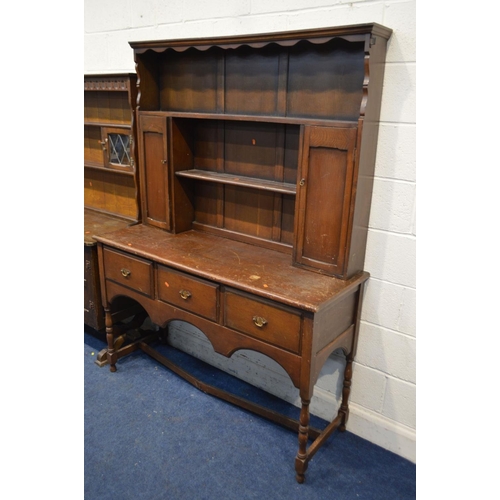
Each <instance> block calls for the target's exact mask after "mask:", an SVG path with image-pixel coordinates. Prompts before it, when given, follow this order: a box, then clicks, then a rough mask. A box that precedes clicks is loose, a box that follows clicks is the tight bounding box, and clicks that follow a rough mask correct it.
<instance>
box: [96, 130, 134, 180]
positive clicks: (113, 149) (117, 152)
mask: <svg viewBox="0 0 500 500" xmlns="http://www.w3.org/2000/svg"><path fill="white" fill-rule="evenodd" d="M101 136H102V142H101V144H102V145H103V152H104V165H105V166H106V167H108V168H113V169H115V170H125V171H128V172H133V167H134V160H133V159H132V154H131V148H130V146H131V143H132V136H131V131H130V129H127V128H119V127H102V128H101Z"/></svg>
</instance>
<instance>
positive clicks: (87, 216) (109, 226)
mask: <svg viewBox="0 0 500 500" xmlns="http://www.w3.org/2000/svg"><path fill="white" fill-rule="evenodd" d="M130 224H133V221H130V220H127V219H122V218H120V217H116V216H114V215H110V214H105V213H102V212H97V211H96V210H92V209H88V208H85V209H84V229H83V239H84V244H85V245H95V244H96V241H95V240H94V238H92V236H93V235H94V234H101V233H109V232H110V231H116V230H117V229H122V228H124V227H127V226H130Z"/></svg>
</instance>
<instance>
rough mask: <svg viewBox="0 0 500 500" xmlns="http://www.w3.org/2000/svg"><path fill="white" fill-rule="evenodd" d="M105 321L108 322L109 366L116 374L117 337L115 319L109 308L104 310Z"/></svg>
mask: <svg viewBox="0 0 500 500" xmlns="http://www.w3.org/2000/svg"><path fill="white" fill-rule="evenodd" d="M104 313H105V321H106V341H107V343H108V352H107V357H108V364H109V371H110V372H116V359H117V356H116V352H115V335H114V332H113V317H112V315H111V309H110V308H109V307H105V308H104Z"/></svg>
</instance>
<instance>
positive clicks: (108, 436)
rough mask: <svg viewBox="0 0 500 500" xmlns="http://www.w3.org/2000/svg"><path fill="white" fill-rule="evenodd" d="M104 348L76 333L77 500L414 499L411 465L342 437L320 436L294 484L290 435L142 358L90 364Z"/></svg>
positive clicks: (211, 378)
mask: <svg viewBox="0 0 500 500" xmlns="http://www.w3.org/2000/svg"><path fill="white" fill-rule="evenodd" d="M104 347H105V344H104V342H103V341H102V340H101V339H99V338H97V337H96V336H94V335H90V334H89V333H87V332H86V333H85V334H84V365H85V417H84V418H85V420H84V422H85V498H86V500H108V499H109V500H127V499H134V500H136V499H146V500H156V499H158V500H159V499H179V500H183V499H186V500H211V499H221V500H223V499H254V498H255V499H266V500H267V499H272V500H279V499H286V500H294V499H304V500H308V499H315V500H318V499H335V500H347V499H349V500H350V499H356V500H357V499H369V500H378V499H380V500H391V499H397V500H405V499H414V498H415V495H416V467H415V464H413V463H411V462H409V461H407V460H405V459H403V458H401V457H399V456H398V455H395V454H394V453H391V452H389V451H387V450H384V449H382V448H380V447H378V446H376V445H374V444H372V443H370V442H368V441H366V440H364V439H362V438H360V437H358V436H355V435H354V434H352V433H350V432H345V433H339V432H336V433H334V434H333V435H332V436H331V437H330V439H329V440H328V441H327V442H326V443H325V444H324V445H323V446H322V448H321V449H320V450H319V451H318V452H317V454H316V455H315V456H314V458H313V459H312V460H311V462H310V463H309V469H308V471H307V472H306V482H305V483H304V484H302V485H299V484H298V483H297V482H296V481H295V470H294V458H295V455H296V453H297V447H298V444H297V435H296V433H295V432H294V431H291V430H288V429H285V428H283V427H281V426H279V425H277V424H275V423H273V422H270V421H268V420H266V419H263V418H261V417H258V416H256V415H254V414H252V413H250V412H247V411H245V410H242V409H241V408H238V407H235V406H233V405H231V404H229V403H227V402H224V401H221V400H219V399H217V398H215V397H212V396H209V395H206V394H204V393H202V392H201V391H199V390H198V389H196V388H194V387H193V386H191V385H190V384H189V383H187V382H186V381H184V380H183V379H181V378H180V377H178V376H177V375H175V374H173V373H172V372H170V371H169V370H168V369H167V368H165V367H163V366H162V365H161V364H159V363H157V362H156V361H155V360H153V359H151V358H150V357H149V356H147V355H146V354H144V353H142V352H136V353H133V354H131V355H130V356H128V357H125V358H122V359H121V360H119V361H118V364H117V367H118V371H117V372H116V373H111V372H110V371H109V368H108V367H107V366H105V367H102V368H99V367H98V366H97V365H96V364H95V363H94V361H95V359H96V355H97V353H98V352H99V351H100V350H101V349H102V348H104ZM159 349H160V348H159ZM161 349H163V350H164V352H165V353H167V352H168V353H170V354H169V356H170V357H172V359H174V358H175V362H177V363H178V364H181V365H189V370H190V372H192V373H196V375H197V376H199V377H200V378H202V373H203V378H204V381H206V382H209V383H212V384H214V385H215V383H216V382H217V383H218V384H219V385H220V387H222V388H224V389H225V390H230V391H231V392H234V393H238V394H240V395H243V396H244V397H246V398H248V399H252V400H254V401H256V402H259V403H260V404H265V405H266V406H269V407H270V408H272V409H274V410H278V411H280V412H282V413H285V414H289V415H290V416H293V417H294V418H297V416H298V409H297V408H295V407H293V406H292V405H288V404H287V403H284V402H282V401H281V400H279V399H277V398H273V397H269V396H268V395H266V393H263V391H259V390H257V389H255V388H253V387H252V386H249V385H248V384H245V383H243V382H241V381H238V379H235V378H234V377H231V376H230V375H227V376H226V374H223V373H221V372H219V371H216V370H215V369H213V368H211V367H209V366H207V365H206V364H205V363H201V362H198V361H197V360H194V359H193V358H192V357H190V356H187V355H185V354H184V353H181V352H180V351H177V350H175V349H172V348H166V347H162V348H161ZM313 424H314V425H315V426H317V427H319V428H323V426H324V424H325V423H324V422H322V421H321V420H320V419H316V418H315V419H314V422H313Z"/></svg>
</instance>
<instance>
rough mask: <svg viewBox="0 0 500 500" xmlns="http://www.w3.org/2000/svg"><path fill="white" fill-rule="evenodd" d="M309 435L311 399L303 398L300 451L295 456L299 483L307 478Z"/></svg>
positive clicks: (296, 477) (300, 422) (300, 421)
mask: <svg viewBox="0 0 500 500" xmlns="http://www.w3.org/2000/svg"><path fill="white" fill-rule="evenodd" d="M308 437H309V401H308V400H305V399H302V408H301V410H300V419H299V451H298V452H297V457H296V458H295V471H296V472H297V475H296V476H295V479H297V482H298V483H303V482H304V480H305V472H306V470H307V465H308V458H307V440H308Z"/></svg>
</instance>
